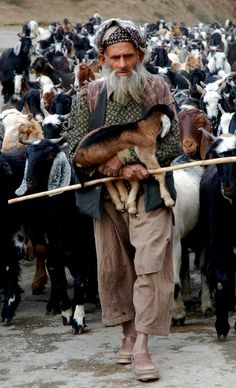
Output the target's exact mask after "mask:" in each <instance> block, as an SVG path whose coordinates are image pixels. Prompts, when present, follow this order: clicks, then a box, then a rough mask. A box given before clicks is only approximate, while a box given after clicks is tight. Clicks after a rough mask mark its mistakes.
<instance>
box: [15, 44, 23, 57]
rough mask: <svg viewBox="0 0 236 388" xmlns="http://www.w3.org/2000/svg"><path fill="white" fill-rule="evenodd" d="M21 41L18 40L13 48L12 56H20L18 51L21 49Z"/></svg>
mask: <svg viewBox="0 0 236 388" xmlns="http://www.w3.org/2000/svg"><path fill="white" fill-rule="evenodd" d="M21 43H22V42H21V40H19V41H18V42H17V43H16V44H15V47H14V54H15V55H16V56H18V55H19V54H20V49H21Z"/></svg>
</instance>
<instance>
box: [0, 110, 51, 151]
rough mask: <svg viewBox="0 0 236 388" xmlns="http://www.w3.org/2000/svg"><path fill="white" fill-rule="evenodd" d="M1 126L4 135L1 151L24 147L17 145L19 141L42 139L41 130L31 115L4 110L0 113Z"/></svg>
mask: <svg viewBox="0 0 236 388" xmlns="http://www.w3.org/2000/svg"><path fill="white" fill-rule="evenodd" d="M0 116H1V119H2V124H3V125H4V127H5V133H4V137H3V142H2V149H1V150H2V151H9V150H11V149H15V148H18V147H25V145H23V144H21V143H19V139H22V140H32V139H43V137H44V136H43V130H42V127H41V125H40V123H39V122H38V121H36V120H35V119H34V118H33V115H32V114H31V113H30V114H23V113H21V112H19V111H18V110H17V109H14V108H12V109H6V110H4V111H3V112H2V113H1V115H0Z"/></svg>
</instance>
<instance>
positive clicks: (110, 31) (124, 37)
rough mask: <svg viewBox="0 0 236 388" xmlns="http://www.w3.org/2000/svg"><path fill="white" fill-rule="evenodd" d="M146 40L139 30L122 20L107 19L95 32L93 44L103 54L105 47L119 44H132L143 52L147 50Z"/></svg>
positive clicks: (137, 27)
mask: <svg viewBox="0 0 236 388" xmlns="http://www.w3.org/2000/svg"><path fill="white" fill-rule="evenodd" d="M146 40H147V38H146V35H145V34H144V33H143V32H142V30H141V28H140V27H139V26H138V25H136V24H134V23H133V22H131V21H130V20H123V19H119V18H118V19H109V20H106V21H104V22H103V23H102V24H101V25H100V27H99V28H98V30H97V32H96V37H95V44H96V46H97V48H98V51H99V52H103V51H104V50H105V48H106V47H107V46H110V45H112V44H115V43H120V42H132V43H133V44H134V46H135V47H136V48H137V49H139V50H141V51H143V52H144V53H145V52H146V50H147V42H146Z"/></svg>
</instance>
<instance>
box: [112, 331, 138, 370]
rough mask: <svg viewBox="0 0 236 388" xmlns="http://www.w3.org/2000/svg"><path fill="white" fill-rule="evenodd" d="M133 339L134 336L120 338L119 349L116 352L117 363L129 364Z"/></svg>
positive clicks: (134, 339)
mask: <svg viewBox="0 0 236 388" xmlns="http://www.w3.org/2000/svg"><path fill="white" fill-rule="evenodd" d="M135 341H136V338H135V337H124V338H123V339H122V342H121V346H120V349H119V351H118V352H117V354H116V362H117V363H118V364H131V358H132V356H133V347H134V344H135Z"/></svg>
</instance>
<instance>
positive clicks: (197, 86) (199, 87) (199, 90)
mask: <svg viewBox="0 0 236 388" xmlns="http://www.w3.org/2000/svg"><path fill="white" fill-rule="evenodd" d="M196 89H197V91H198V93H200V94H202V95H203V96H204V94H206V91H205V89H203V88H202V86H200V85H198V84H196Z"/></svg>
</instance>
